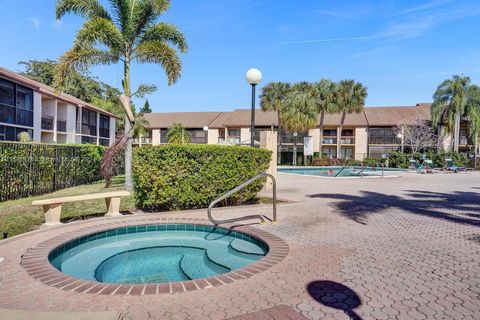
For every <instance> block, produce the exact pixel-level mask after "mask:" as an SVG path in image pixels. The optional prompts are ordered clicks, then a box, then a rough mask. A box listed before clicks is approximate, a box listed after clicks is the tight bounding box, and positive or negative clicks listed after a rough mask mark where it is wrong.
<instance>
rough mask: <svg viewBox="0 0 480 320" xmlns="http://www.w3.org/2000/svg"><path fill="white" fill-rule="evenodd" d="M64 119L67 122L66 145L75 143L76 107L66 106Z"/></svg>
mask: <svg viewBox="0 0 480 320" xmlns="http://www.w3.org/2000/svg"><path fill="white" fill-rule="evenodd" d="M65 110H66V114H65V119H64V120H67V143H75V132H76V130H77V107H76V106H74V105H73V104H67V105H66V108H65Z"/></svg>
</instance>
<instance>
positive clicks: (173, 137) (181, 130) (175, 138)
mask: <svg viewBox="0 0 480 320" xmlns="http://www.w3.org/2000/svg"><path fill="white" fill-rule="evenodd" d="M167 138H168V143H173V144H185V143H190V142H192V134H191V133H190V132H188V131H187V129H185V127H184V126H182V125H181V124H180V123H174V124H173V126H172V127H171V128H170V129H168V131H167Z"/></svg>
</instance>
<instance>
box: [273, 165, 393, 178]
mask: <svg viewBox="0 0 480 320" xmlns="http://www.w3.org/2000/svg"><path fill="white" fill-rule="evenodd" d="M342 168H343V167H316V168H312V167H304V168H302V167H296V168H278V169H277V171H278V172H280V173H290V174H301V175H309V176H321V177H335V175H336V174H337V173H338V172H339V171H340V170H342ZM361 169H362V167H353V166H352V167H346V168H345V169H344V170H343V171H342V172H341V173H340V174H339V175H338V177H359V178H360V177H361V175H359V173H360V170H361ZM329 171H330V174H329ZM384 171H385V172H387V171H399V169H396V168H384ZM363 175H364V176H382V168H365V170H364V171H363Z"/></svg>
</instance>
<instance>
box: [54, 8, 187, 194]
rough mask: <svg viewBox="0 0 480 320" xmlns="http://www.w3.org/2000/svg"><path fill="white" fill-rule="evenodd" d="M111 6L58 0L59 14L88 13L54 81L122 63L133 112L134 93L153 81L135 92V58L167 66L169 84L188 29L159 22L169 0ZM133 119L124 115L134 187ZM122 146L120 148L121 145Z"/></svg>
mask: <svg viewBox="0 0 480 320" xmlns="http://www.w3.org/2000/svg"><path fill="white" fill-rule="evenodd" d="M108 3H109V8H110V11H108V10H107V8H106V7H105V6H103V5H102V3H101V1H100V0H88V1H87V0H57V6H56V17H57V19H60V18H62V17H63V16H64V15H65V14H67V13H74V14H77V15H80V16H82V17H83V18H84V19H85V22H84V24H83V26H82V27H81V28H80V30H79V31H78V33H77V35H76V37H75V41H74V44H73V47H72V49H70V50H68V51H67V52H66V53H65V54H64V55H63V56H62V57H61V58H60V63H59V65H58V67H57V69H56V72H55V86H56V88H57V89H59V90H61V89H62V87H63V85H64V83H65V80H66V79H67V78H68V75H69V74H71V73H72V72H73V71H77V70H85V69H88V68H89V67H91V66H94V65H109V64H117V63H121V64H123V80H122V85H123V95H122V96H123V97H124V99H123V101H124V107H125V111H126V113H127V115H128V113H130V112H131V109H132V103H131V99H132V97H133V96H136V97H142V96H143V95H145V94H148V93H151V92H153V91H154V90H155V86H152V85H145V84H141V85H140V86H139V87H138V89H137V90H136V91H135V92H134V93H132V88H131V83H130V68H131V66H132V63H133V62H137V63H155V64H159V65H161V66H162V68H163V69H164V71H165V73H166V75H167V79H168V84H169V85H172V84H174V83H175V82H176V81H177V80H178V79H179V77H180V74H181V70H182V63H181V61H180V58H179V56H178V51H180V52H182V53H184V52H186V51H187V43H186V41H185V37H184V35H183V34H182V33H181V32H180V31H179V30H178V28H177V27H176V26H174V25H172V24H169V23H164V22H159V21H158V19H159V17H160V16H161V15H162V14H163V13H164V12H165V11H167V10H168V8H169V7H170V0H108ZM132 120H133V119H129V117H126V119H125V135H126V139H121V141H124V143H125V145H126V147H125V186H126V188H127V189H129V190H131V189H132V187H133V182H132V141H131V139H130V137H131V136H130V131H131V127H132V123H131V121H132ZM117 149H118V150H120V149H121V148H117Z"/></svg>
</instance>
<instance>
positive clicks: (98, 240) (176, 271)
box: [49, 224, 268, 284]
mask: <svg viewBox="0 0 480 320" xmlns="http://www.w3.org/2000/svg"><path fill="white" fill-rule="evenodd" d="M267 253H268V246H267V245H266V244H265V243H264V242H263V241H261V240H259V239H256V238H253V237H251V236H249V235H246V234H243V233H240V232H236V231H230V230H226V229H223V228H214V227H210V226H201V225H187V224H163V225H152V226H137V227H126V228H119V229H114V230H109V231H106V232H101V233H98V234H95V235H90V236H86V237H82V238H79V239H76V240H73V241H70V242H68V243H66V244H64V245H63V246H61V247H59V248H56V249H55V250H54V251H52V252H51V253H50V256H49V259H50V262H51V263H52V265H53V266H55V267H56V268H57V269H58V270H60V271H62V272H63V273H66V274H68V275H70V276H72V277H76V278H79V279H83V280H91V281H99V282H107V283H131V284H132V283H139V284H142V283H161V282H174V281H185V280H192V279H199V278H206V277H209V276H213V275H218V274H222V273H226V272H230V271H232V270H235V269H238V268H242V267H244V266H246V265H248V264H251V263H253V262H255V261H257V260H259V259H261V258H262V257H264V256H265V255H266V254H267Z"/></svg>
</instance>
